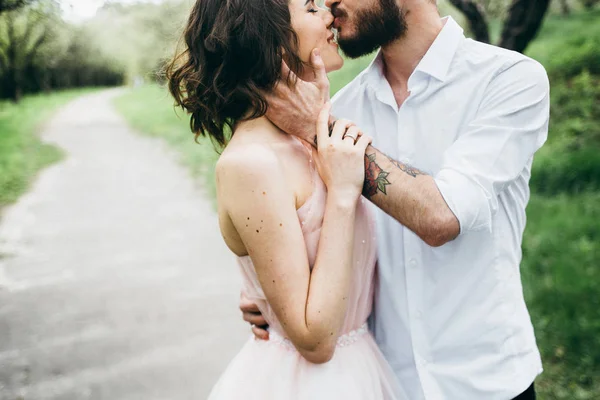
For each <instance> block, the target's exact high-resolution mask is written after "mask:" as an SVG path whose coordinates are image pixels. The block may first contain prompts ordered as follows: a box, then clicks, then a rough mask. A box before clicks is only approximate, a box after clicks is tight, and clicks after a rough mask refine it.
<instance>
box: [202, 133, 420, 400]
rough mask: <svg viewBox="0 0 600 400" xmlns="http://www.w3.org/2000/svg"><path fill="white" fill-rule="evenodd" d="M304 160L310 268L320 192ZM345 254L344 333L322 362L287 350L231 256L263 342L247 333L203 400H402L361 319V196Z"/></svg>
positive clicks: (364, 217)
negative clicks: (265, 335)
mask: <svg viewBox="0 0 600 400" xmlns="http://www.w3.org/2000/svg"><path fill="white" fill-rule="evenodd" d="M298 143H301V142H300V141H298ZM302 147H303V150H307V149H306V148H305V147H304V146H303V145H302ZM309 154H310V153H309ZM310 164H311V169H312V171H313V186H314V189H313V193H312V195H311V197H310V198H309V199H308V200H307V201H306V202H305V204H304V205H303V206H302V207H300V208H299V209H298V218H299V220H300V223H301V224H302V232H303V234H304V240H305V242H306V251H307V254H308V259H309V263H310V267H311V268H312V266H313V265H314V262H315V258H316V255H317V247H318V243H319V237H320V233H321V226H322V223H323V215H324V213H325V200H326V197H327V192H326V186H325V184H324V183H323V181H322V180H321V178H320V176H319V174H318V173H317V172H316V168H315V167H314V163H312V161H311V162H310ZM353 257H354V258H353V262H354V264H355V268H354V277H353V280H352V282H353V284H352V289H351V291H350V293H349V303H348V310H347V314H346V318H345V322H344V325H343V329H342V332H344V333H343V335H342V336H340V337H339V338H338V340H337V346H336V349H335V353H334V356H333V358H332V359H331V360H330V361H329V362H327V363H324V364H313V363H310V362H308V361H307V360H305V359H304V358H303V357H302V356H301V355H300V353H298V351H297V350H296V349H295V348H294V345H293V344H292V343H291V341H290V340H289V339H288V338H287V337H286V334H285V331H284V329H283V328H282V327H281V324H280V323H279V321H278V320H277V317H276V316H275V313H274V312H273V310H272V308H271V306H270V305H269V303H268V301H267V299H266V297H265V294H264V292H263V290H262V288H261V286H260V283H259V281H258V277H257V275H256V272H255V270H254V266H253V264H252V260H251V259H250V257H248V256H245V257H239V258H238V264H239V266H240V269H241V272H242V275H243V283H244V287H243V290H244V294H245V295H246V297H248V298H249V299H251V300H253V301H254V302H255V303H256V304H257V305H258V308H259V309H260V311H261V313H262V314H263V316H264V317H265V319H266V320H267V322H268V323H269V336H270V339H269V340H268V341H263V340H257V339H255V338H254V337H250V338H249V340H248V342H246V344H245V345H244V347H243V348H242V350H241V351H240V352H239V353H238V354H237V356H236V357H235V358H234V359H233V360H232V361H231V363H230V364H229V366H228V367H227V369H226V370H225V372H224V373H223V375H222V376H221V377H220V378H219V381H218V382H217V384H216V385H215V387H214V388H213V390H212V392H211V394H210V396H209V400H242V399H244V400H248V399H250V400H254V399H256V400H407V399H408V397H407V396H406V395H405V394H404V391H403V390H402V388H401V387H400V386H399V384H398V383H397V380H396V377H395V376H394V373H393V372H392V370H391V368H390V366H389V365H388V363H387V361H386V360H385V359H384V357H383V355H382V354H381V352H380V350H379V348H378V347H377V344H376V343H375V341H374V339H373V337H372V335H371V333H370V332H369V330H368V328H367V324H366V321H367V318H368V316H369V314H370V313H371V307H372V303H373V290H374V278H375V263H376V242H375V228H374V220H373V218H372V215H371V214H370V210H369V205H368V204H367V201H366V200H364V199H362V198H361V199H360V200H359V203H358V206H357V213H356V224H355V233H354V256H353Z"/></svg>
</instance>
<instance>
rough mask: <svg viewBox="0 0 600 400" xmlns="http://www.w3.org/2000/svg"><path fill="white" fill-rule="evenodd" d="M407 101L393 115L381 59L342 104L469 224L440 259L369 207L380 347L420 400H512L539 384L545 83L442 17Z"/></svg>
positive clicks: (535, 67)
mask: <svg viewBox="0 0 600 400" xmlns="http://www.w3.org/2000/svg"><path fill="white" fill-rule="evenodd" d="M408 91H409V92H410V95H409V97H408V98H407V99H406V101H405V102H404V103H403V104H402V106H401V107H400V108H398V106H397V103H396V101H395V99H394V95H393V93H392V90H391V88H390V86H389V83H388V82H387V80H386V79H385V76H384V73H383V64H382V59H381V54H379V55H378V56H377V57H376V59H375V60H374V61H373V63H372V64H371V65H370V66H369V67H368V68H367V69H366V70H365V71H363V72H362V73H361V74H360V75H359V76H358V77H356V78H355V79H354V80H353V81H352V82H351V83H350V84H349V85H348V86H346V87H345V88H344V89H342V90H341V91H340V92H339V93H338V94H337V95H336V96H335V97H334V99H333V114H334V115H335V116H337V117H338V118H347V119H350V120H352V121H354V122H356V123H357V125H358V126H359V127H360V128H361V129H362V130H363V131H364V132H366V133H367V134H369V135H372V136H373V137H374V142H373V145H374V146H375V147H376V148H378V149H379V150H380V151H382V152H384V153H386V154H387V155H389V156H390V157H392V158H394V159H396V160H398V161H401V162H403V163H407V164H410V165H411V166H413V167H415V168H418V169H420V170H421V171H424V172H427V173H428V174H430V175H431V176H433V177H434V179H435V182H436V184H437V186H438V188H439V190H440V192H441V194H442V196H443V197H444V199H445V201H446V203H447V204H448V206H449V207H450V209H451V210H452V211H453V213H454V214H455V215H456V217H457V219H458V220H459V223H460V235H459V236H458V238H456V239H455V240H454V241H452V242H449V243H447V244H446V245H444V246H441V247H438V248H433V247H430V246H428V245H427V244H425V243H424V242H423V241H422V240H421V239H420V238H419V237H417V236H416V235H415V234H414V233H413V232H411V231H410V230H409V229H407V228H405V227H404V226H402V225H401V224H400V223H398V222H397V221H396V220H394V219H393V218H392V217H390V216H388V215H387V214H385V213H384V212H383V211H382V210H380V209H378V208H377V207H373V209H374V210H375V214H376V220H377V240H378V251H379V261H378V271H379V283H378V288H377V295H376V299H375V307H374V315H373V316H374V318H373V321H371V322H372V328H373V331H374V333H375V337H376V339H377V342H378V344H379V345H380V348H381V350H382V351H383V353H384V355H385V356H386V358H387V359H388V361H389V362H390V364H391V365H392V368H393V369H394V371H395V373H396V375H397V376H398V378H399V380H400V382H401V384H402V385H403V386H404V388H405V389H406V391H407V394H408V395H409V398H410V399H411V400H419V399H427V400H438V399H439V400H442V399H443V400H446V399H447V400H469V399H477V400H480V399H486V400H494V399H498V400H507V399H512V398H513V397H515V396H517V395H518V394H520V393H521V392H523V391H524V390H525V389H527V387H529V385H530V384H531V383H532V382H533V381H534V379H535V377H536V376H537V375H538V374H539V373H541V371H542V364H541V359H540V355H539V351H538V349H537V346H536V342H535V336H534V332H533V327H532V324H531V319H530V317H529V313H528V311H527V308H526V305H525V302H524V299H523V289H522V287H521V278H520V271H519V265H520V262H521V241H522V235H523V230H524V228H525V219H526V217H525V207H526V205H527V202H528V200H529V186H528V182H529V177H530V172H531V163H532V159H533V154H534V153H535V152H536V150H538V149H539V148H540V147H541V146H542V144H543V143H544V142H545V140H546V137H547V132H548V118H549V84H548V78H547V75H546V72H545V70H544V68H543V67H542V66H541V65H540V64H539V63H537V62H536V61H534V60H532V59H530V58H527V57H525V56H523V55H522V54H519V53H516V52H512V51H508V50H505V49H501V48H498V47H495V46H490V45H486V44H483V43H479V42H476V41H473V40H470V39H466V38H465V37H464V35H463V30H462V28H461V27H460V26H459V25H458V24H457V23H456V22H455V21H454V20H453V19H452V18H451V17H447V18H445V25H444V28H443V29H442V31H441V33H440V34H439V35H438V37H437V38H436V40H435V42H434V43H433V45H432V46H431V47H430V49H429V50H428V52H427V53H426V54H425V56H424V57H423V59H422V60H421V61H420V63H419V64H418V66H417V67H416V69H415V71H414V72H413V74H412V75H411V77H410V79H409V80H408ZM380 195H381V194H379V196H380Z"/></svg>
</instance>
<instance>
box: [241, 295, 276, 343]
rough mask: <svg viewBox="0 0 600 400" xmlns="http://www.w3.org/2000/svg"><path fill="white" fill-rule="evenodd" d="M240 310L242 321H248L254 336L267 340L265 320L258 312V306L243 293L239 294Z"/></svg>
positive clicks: (267, 333) (267, 332)
mask: <svg viewBox="0 0 600 400" xmlns="http://www.w3.org/2000/svg"><path fill="white" fill-rule="evenodd" d="M240 310H242V315H243V317H244V321H246V322H248V323H250V325H251V327H252V333H253V334H254V336H255V337H256V338H257V339H262V340H269V331H267V328H268V325H267V321H266V320H265V319H264V317H263V316H262V314H261V313H260V310H259V309H258V306H257V305H256V304H255V303H253V302H252V301H251V300H250V299H248V298H247V297H246V296H244V294H243V293H242V294H241V295H240Z"/></svg>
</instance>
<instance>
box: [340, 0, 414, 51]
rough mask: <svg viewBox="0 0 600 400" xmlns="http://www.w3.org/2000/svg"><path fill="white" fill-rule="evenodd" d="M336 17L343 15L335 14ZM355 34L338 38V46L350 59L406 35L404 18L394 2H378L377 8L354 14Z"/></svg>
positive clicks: (387, 0)
mask: <svg viewBox="0 0 600 400" xmlns="http://www.w3.org/2000/svg"><path fill="white" fill-rule="evenodd" d="M336 11H337V10H333V13H334V15H335V16H336V17H337V16H339V17H345V16H346V15H344V14H345V13H343V12H341V13H340V12H336ZM354 19H355V20H356V33H355V34H354V35H353V36H352V37H346V38H342V37H341V36H340V37H338V45H339V46H340V49H342V51H343V52H344V54H345V55H346V56H348V57H350V58H358V57H362V56H364V55H367V54H370V53H372V52H374V51H375V50H377V49H378V48H379V47H382V46H385V45H387V44H389V43H391V42H393V41H394V40H396V39H399V38H401V37H402V36H404V34H405V33H406V29H407V26H406V17H405V15H404V13H403V12H402V10H401V9H400V7H399V6H398V5H397V4H396V2H395V0H379V7H376V8H375V9H371V10H361V11H359V12H357V13H356V15H355V18H354Z"/></svg>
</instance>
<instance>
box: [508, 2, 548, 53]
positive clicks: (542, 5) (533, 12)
mask: <svg viewBox="0 0 600 400" xmlns="http://www.w3.org/2000/svg"><path fill="white" fill-rule="evenodd" d="M549 5H550V0H513V2H512V4H511V5H510V8H509V9H508V18H507V19H506V21H505V23H504V28H503V30H502V37H501V39H500V46H501V47H504V48H506V49H510V50H515V51H518V52H519V53H522V52H523V51H525V49H526V48H527V45H528V44H529V42H531V40H533V38H535V36H536V35H537V33H538V31H539V29H540V27H541V26H542V21H543V20H544V16H545V15H546V11H548V6H549Z"/></svg>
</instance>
